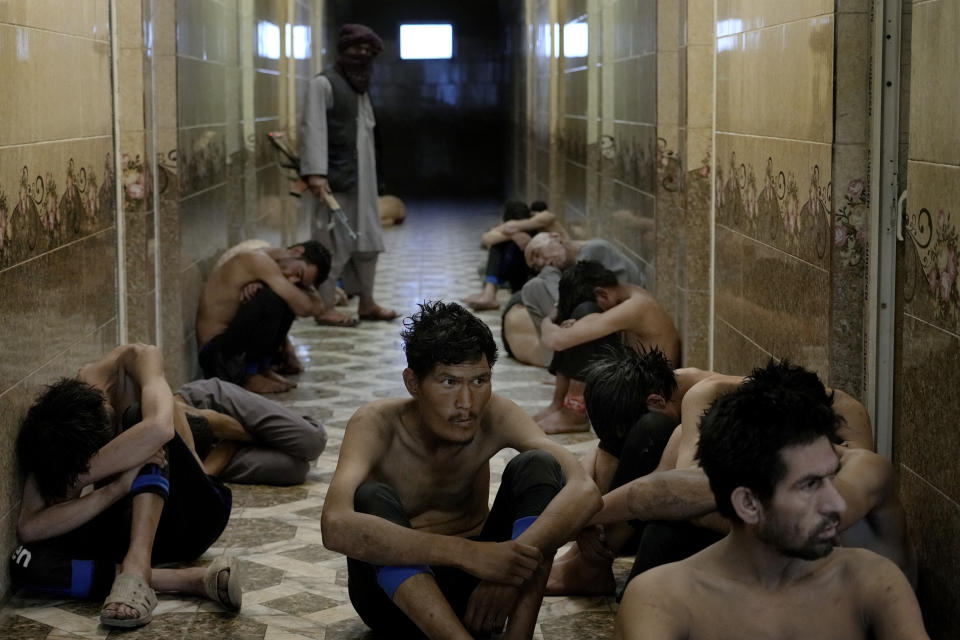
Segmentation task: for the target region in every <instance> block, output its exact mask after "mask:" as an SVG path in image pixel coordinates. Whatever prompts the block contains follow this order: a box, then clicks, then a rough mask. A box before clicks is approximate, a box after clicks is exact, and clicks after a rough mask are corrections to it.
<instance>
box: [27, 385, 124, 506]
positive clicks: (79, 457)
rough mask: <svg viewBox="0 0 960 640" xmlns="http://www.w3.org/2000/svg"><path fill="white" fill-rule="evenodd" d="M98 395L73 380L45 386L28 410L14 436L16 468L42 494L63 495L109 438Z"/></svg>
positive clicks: (48, 496)
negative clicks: (29, 476)
mask: <svg viewBox="0 0 960 640" xmlns="http://www.w3.org/2000/svg"><path fill="white" fill-rule="evenodd" d="M104 400H105V399H104V396H103V393H101V392H100V391H99V390H98V389H95V388H94V387H91V386H90V385H88V384H86V383H85V382H81V381H79V380H76V379H75V378H61V379H60V380H58V381H57V382H55V383H54V384H52V385H50V386H48V387H47V388H46V390H45V391H43V392H42V393H41V394H40V395H39V396H38V397H37V399H36V400H35V401H34V403H33V406H31V407H30V409H29V410H28V411H27V415H26V417H24V419H23V423H22V424H21V427H20V434H19V435H18V436H17V456H18V457H19V459H20V467H21V469H23V470H24V471H25V472H27V473H32V474H33V476H34V477H35V478H36V480H37V486H38V487H39V489H40V493H41V495H43V497H44V498H45V499H47V500H56V499H58V498H62V497H64V496H65V495H66V494H67V491H69V490H70V489H71V488H72V487H73V485H74V483H75V482H76V481H77V476H79V475H80V474H82V473H84V472H86V471H87V470H88V469H89V468H90V458H92V457H93V455H94V454H95V453H96V452H97V451H99V450H100V448H101V447H102V446H103V445H105V444H107V443H108V442H110V440H111V439H112V438H113V435H114V433H113V426H112V425H111V423H110V416H109V414H108V413H107V408H106V405H105V402H104Z"/></svg>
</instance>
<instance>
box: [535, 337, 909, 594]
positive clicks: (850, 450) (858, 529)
mask: <svg viewBox="0 0 960 640" xmlns="http://www.w3.org/2000/svg"><path fill="white" fill-rule="evenodd" d="M626 355H627V356H628V357H629V354H626ZM621 357H624V354H621ZM628 362H630V363H631V366H630V367H628V368H626V369H620V371H621V372H623V371H626V370H629V369H633V370H641V371H644V372H645V374H644V376H641V378H644V377H645V380H643V381H640V382H639V383H638V381H637V379H636V377H634V376H629V375H628V376H627V378H628V379H629V380H631V381H632V382H634V383H635V385H634V386H636V387H637V388H638V389H639V390H640V394H639V396H637V397H638V398H639V402H642V403H643V405H644V407H643V410H644V411H639V410H636V408H635V410H634V412H633V413H632V414H631V415H637V413H647V415H645V416H643V418H641V421H639V422H638V423H637V425H635V426H634V428H633V429H631V430H630V432H629V433H628V434H627V435H626V436H625V439H626V440H627V441H628V442H637V443H643V442H656V443H657V445H656V446H659V447H660V448H661V449H663V455H662V458H661V460H660V464H659V465H658V466H657V469H658V471H657V472H655V473H650V474H649V475H643V476H638V477H637V479H635V480H628V481H627V482H624V483H622V484H621V485H620V486H611V489H612V490H611V491H610V492H609V493H606V495H604V508H603V510H601V512H600V513H598V514H597V515H596V516H594V518H593V520H592V522H591V524H593V525H600V526H602V527H603V528H604V532H603V533H604V539H603V543H602V544H600V543H598V542H597V532H596V530H595V529H592V528H588V530H587V532H591V531H592V532H593V534H592V535H587V534H582V535H581V537H580V539H581V542H582V544H578V545H576V546H575V547H574V548H573V549H572V550H571V552H570V553H569V554H568V555H565V556H564V557H563V558H561V559H560V560H558V561H557V563H556V565H555V567H554V573H553V574H552V575H551V577H550V590H549V592H550V593H552V594H554V593H556V594H559V593H570V592H572V591H577V592H592V593H609V592H611V591H612V589H613V578H612V575H611V574H610V564H611V563H612V559H613V556H614V552H615V551H616V550H618V549H619V548H620V546H621V545H623V544H624V543H625V542H626V541H627V540H628V539H629V538H630V537H631V536H639V549H638V551H637V557H636V560H635V562H634V566H633V569H632V571H631V573H630V576H629V578H628V581H629V580H630V579H632V578H633V577H634V576H636V575H638V574H640V573H643V572H644V571H646V570H648V569H650V568H652V567H655V566H659V565H661V564H665V563H668V562H674V561H678V560H682V559H683V558H686V557H688V556H690V555H692V554H693V553H696V552H697V551H700V550H701V549H703V548H705V547H706V546H708V545H710V544H712V543H713V542H715V541H717V540H719V539H720V538H721V537H722V536H723V535H724V534H725V533H726V532H727V531H728V530H729V525H728V523H727V522H726V521H725V520H724V519H723V518H720V517H719V516H718V514H717V513H716V512H715V509H716V506H715V503H714V500H713V494H712V493H711V491H710V488H709V485H708V481H707V477H706V476H705V475H704V474H703V471H702V470H701V469H700V468H699V466H698V465H697V463H696V460H695V457H694V454H695V451H696V443H697V440H698V438H699V433H700V431H699V429H700V416H702V415H703V413H704V412H705V411H706V409H707V408H708V407H709V406H710V405H711V403H712V402H714V400H716V399H717V398H718V397H720V396H722V395H723V394H725V393H729V392H731V391H734V390H736V389H738V388H739V387H740V386H741V385H743V384H746V383H748V382H749V383H751V384H762V385H766V386H769V387H772V388H783V389H787V390H790V391H793V392H797V393H801V392H802V393H804V394H805V395H806V397H807V398H808V400H809V402H810V403H813V404H822V405H824V406H826V407H829V408H830V410H831V411H832V412H835V413H836V414H837V415H838V416H839V418H840V420H839V424H838V433H839V434H840V437H841V439H842V441H843V443H842V444H839V445H837V447H836V452H837V455H838V456H839V457H840V459H841V461H842V468H841V469H840V472H839V474H838V475H837V478H836V486H837V489H838V490H839V491H840V493H841V495H842V496H843V498H844V500H845V501H846V503H847V505H848V508H847V510H846V511H845V513H844V515H843V518H842V519H841V521H840V523H839V527H838V528H839V532H840V538H839V539H840V540H841V542H842V544H844V545H847V546H855V547H863V548H867V549H871V550H873V551H875V552H877V553H879V554H881V555H884V556H886V557H887V558H889V559H891V560H893V561H894V562H895V563H896V564H897V565H898V566H899V567H900V568H901V569H902V570H903V572H904V573H905V574H906V575H907V576H908V578H909V579H910V581H911V582H913V581H915V578H916V559H915V556H914V551H913V547H912V544H911V541H910V537H909V534H908V530H907V525H906V517H905V515H904V512H903V508H902V506H901V505H900V501H899V498H898V496H897V494H896V491H895V485H894V482H893V467H892V465H891V464H890V463H889V462H888V461H887V460H885V459H884V458H883V457H882V456H879V455H877V454H876V453H874V452H872V451H870V450H868V449H866V448H863V447H864V445H865V444H870V443H871V442H872V431H871V427H870V422H869V417H868V416H867V413H866V410H865V409H864V408H863V405H861V404H860V403H859V402H857V401H856V400H855V399H853V398H851V397H850V396H848V395H847V394H844V393H843V392H841V391H839V390H834V391H831V392H829V393H828V392H827V390H826V389H825V388H824V386H823V383H822V382H821V381H820V379H819V378H818V377H817V375H816V374H815V373H813V372H810V371H807V370H805V369H803V368H802V367H798V366H795V365H791V364H790V363H788V362H786V361H784V362H781V363H779V364H774V363H772V362H771V363H770V364H769V365H768V366H766V367H762V368H757V369H755V370H754V371H753V372H752V373H751V375H750V377H748V378H741V377H739V376H724V375H720V374H711V373H709V372H704V371H701V370H697V369H678V370H676V371H675V372H674V371H672V370H670V367H669V361H667V360H666V359H665V358H664V357H663V355H662V354H658V353H655V352H654V353H648V354H642V355H633V356H632V357H631V359H630V360H628ZM608 368H609V365H608V366H607V367H603V366H601V365H600V364H599V363H598V368H597V371H604V370H605V369H608ZM668 373H669V377H668V375H667V374H668ZM606 378H607V379H608V380H609V379H610V376H609V375H607V376H606ZM694 378H699V382H697V383H695V384H692V385H691V384H690V381H691V380H692V379H694ZM658 379H659V381H658ZM597 381H598V379H596V378H594V379H591V383H596V382H597ZM671 382H672V383H673V386H672V387H671V386H670V383H671ZM650 385H653V386H650ZM644 387H646V389H647V390H650V391H651V392H650V393H649V394H648V395H644V391H645V389H644ZM614 388H616V389H620V388H622V385H616V384H614V385H610V384H606V385H598V386H597V391H596V392H594V393H591V397H590V400H591V401H596V403H597V404H598V406H600V407H603V406H606V405H607V404H608V403H609V402H611V396H610V395H609V394H610V392H611V390H612V389H614ZM675 396H682V402H681V405H682V409H681V413H682V422H681V426H680V427H679V428H678V429H677V430H676V431H675V433H674V435H673V436H672V437H671V438H670V439H669V441H665V439H664V435H665V433H666V431H665V429H663V426H664V424H663V423H660V422H657V423H654V422H651V421H650V419H651V414H653V415H658V416H666V417H667V418H668V419H670V418H669V416H671V415H673V416H674V418H673V419H675V416H676V414H675V413H673V412H672V409H671V407H672V405H673V402H674V401H675V400H676V398H675ZM647 409H649V411H646V410H647ZM602 415H606V416H607V417H608V418H609V417H610V416H611V414H602ZM644 420H646V421H647V422H646V423H644V422H643V421H644ZM653 424H655V425H657V428H656V429H655V430H649V428H650V426H651V425H653ZM642 429H647V430H648V431H647V433H644V432H643V431H642ZM600 432H601V433H605V432H606V430H605V429H603V428H601V429H600ZM601 442H602V440H601ZM664 447H665V448H664ZM638 449H640V448H639V447H637V445H636V444H633V445H631V446H630V447H629V448H628V447H625V448H624V452H625V453H626V452H628V451H630V452H631V456H633V457H634V458H637V459H639V460H641V461H642V462H643V463H644V464H646V465H647V469H649V465H650V464H651V463H652V460H651V456H649V455H646V456H643V455H641V456H638V455H636V454H635V453H633V452H634V451H636V450H638ZM641 450H642V449H641ZM691 451H692V452H693V453H691ZM652 453H653V454H654V455H656V453H657V451H656V450H654V451H652ZM605 457H606V453H605V452H604V451H602V450H598V451H597V453H596V458H595V460H594V464H596V465H598V467H597V468H599V469H601V470H602V469H603V468H604V467H605V466H607V465H608V463H607V462H604V459H605ZM623 464H624V461H623V459H621V461H620V465H621V466H622V465H623ZM631 464H636V463H635V462H631ZM618 471H619V469H618ZM599 475H600V476H601V477H603V476H605V475H606V474H605V473H604V472H602V471H601V472H600V473H599Z"/></svg>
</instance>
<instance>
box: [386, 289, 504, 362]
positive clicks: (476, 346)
mask: <svg viewBox="0 0 960 640" xmlns="http://www.w3.org/2000/svg"><path fill="white" fill-rule="evenodd" d="M419 307H420V310H419V311H417V312H416V313H414V314H413V315H411V316H410V317H408V318H404V320H403V327H404V328H403V331H401V332H400V336H401V337H402V338H403V350H404V351H405V352H406V354H407V366H408V367H409V368H410V369H411V370H412V371H413V373H414V374H415V375H416V376H417V378H419V379H421V380H422V379H423V378H424V377H425V376H426V375H427V374H428V373H430V370H431V369H433V367H434V366H435V365H436V364H438V363H441V364H460V363H463V362H476V361H478V360H480V359H481V358H483V357H484V356H486V357H487V364H489V365H490V366H491V367H493V363H494V362H496V361H497V343H496V342H494V341H493V334H492V333H491V332H490V327H488V326H487V325H486V324H484V322H483V321H482V320H480V318H478V317H477V316H475V315H473V314H472V313H470V312H469V311H467V310H466V309H464V308H463V307H461V306H460V305H458V304H456V303H453V302H442V301H440V300H435V301H425V302H422V303H420V305H419Z"/></svg>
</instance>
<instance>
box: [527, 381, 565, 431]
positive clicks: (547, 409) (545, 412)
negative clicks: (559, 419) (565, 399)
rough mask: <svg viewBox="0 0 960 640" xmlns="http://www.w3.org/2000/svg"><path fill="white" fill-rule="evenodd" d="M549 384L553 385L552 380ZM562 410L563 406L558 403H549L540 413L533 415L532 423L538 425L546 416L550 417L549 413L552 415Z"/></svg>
mask: <svg viewBox="0 0 960 640" xmlns="http://www.w3.org/2000/svg"><path fill="white" fill-rule="evenodd" d="M544 384H546V383H544ZM550 384H553V381H552V380H551V381H550ZM562 408H563V405H562V404H560V403H559V402H551V403H550V404H548V405H547V406H546V407H544V408H543V409H540V411H537V412H536V413H535V414H533V421H534V422H536V423H537V424H539V423H540V421H541V420H543V419H544V418H546V417H547V416H548V415H550V414H551V413H554V412H555V411H560V409H562Z"/></svg>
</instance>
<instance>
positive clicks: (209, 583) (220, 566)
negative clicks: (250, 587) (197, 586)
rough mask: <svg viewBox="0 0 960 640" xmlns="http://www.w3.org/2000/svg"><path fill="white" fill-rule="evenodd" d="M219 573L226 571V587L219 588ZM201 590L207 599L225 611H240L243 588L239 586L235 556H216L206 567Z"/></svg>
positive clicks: (238, 570) (238, 573) (238, 568)
mask: <svg viewBox="0 0 960 640" xmlns="http://www.w3.org/2000/svg"><path fill="white" fill-rule="evenodd" d="M221 571H228V572H229V573H230V577H229V578H227V586H226V587H219V586H218V583H219V579H218V578H219V577H220V572H221ZM203 590H204V592H205V593H206V594H207V597H208V598H210V599H211V600H213V601H214V602H216V603H217V604H219V605H220V606H221V607H223V608H224V609H226V610H227V611H234V612H235V611H240V605H241V604H242V603H243V587H242V586H241V584H240V565H239V564H238V563H237V558H236V556H217V558H216V559H215V560H214V561H213V562H211V563H210V566H209V567H207V572H206V573H205V574H204V576H203Z"/></svg>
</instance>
